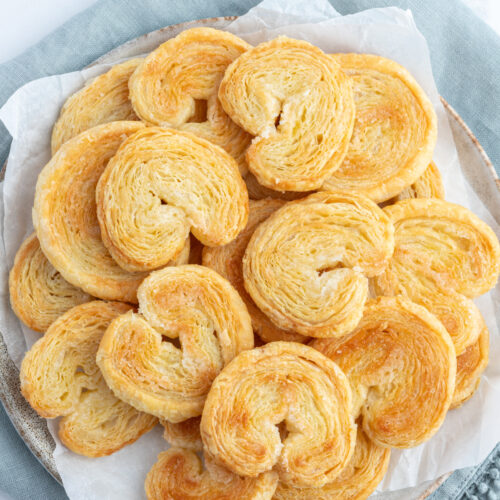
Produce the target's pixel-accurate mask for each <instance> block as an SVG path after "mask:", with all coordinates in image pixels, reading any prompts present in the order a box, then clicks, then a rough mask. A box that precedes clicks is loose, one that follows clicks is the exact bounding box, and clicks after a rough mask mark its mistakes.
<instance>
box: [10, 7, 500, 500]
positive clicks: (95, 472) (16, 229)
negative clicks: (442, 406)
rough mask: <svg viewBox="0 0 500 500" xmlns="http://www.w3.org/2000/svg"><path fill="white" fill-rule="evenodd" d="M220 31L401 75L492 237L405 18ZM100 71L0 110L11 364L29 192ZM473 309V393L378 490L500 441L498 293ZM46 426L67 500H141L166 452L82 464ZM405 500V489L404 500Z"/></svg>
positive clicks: (481, 453)
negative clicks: (424, 105)
mask: <svg viewBox="0 0 500 500" xmlns="http://www.w3.org/2000/svg"><path fill="white" fill-rule="evenodd" d="M228 30H229V31H232V32H233V33H235V34H237V35H239V36H241V37H242V38H245V39H246V40H247V41H249V42H250V43H253V44H257V43H259V42H262V41H264V40H268V39H271V38H274V37H276V36H278V35H281V34H284V35H287V36H290V37H294V38H299V39H304V40H307V41H309V42H311V43H313V44H315V45H317V46H319V47H321V48H322V49H323V50H324V51H325V52H330V53H333V52H365V53H374V54H379V55H382V56H385V57H389V58H391V59H394V60H395V61H397V62H399V63H400V64H402V65H403V66H405V67H406V68H408V70H409V71H410V72H411V73H412V74H413V75H414V77H415V78H416V79H417V80H418V82H419V83H420V85H421V86H422V87H423V88H424V90H425V91H426V92H427V94H428V95H429V97H430V98H431V100H432V102H433V104H434V106H435V108H436V111H437V115H438V127H439V128H438V130H439V132H438V142H437V146H436V151H435V155H434V160H435V162H436V164H437V165H438V166H439V168H440V170H441V172H442V174H443V178H444V183H445V188H446V198H447V199H448V200H449V201H454V202H456V203H460V204H462V205H465V206H467V207H468V208H470V209H471V210H472V211H473V212H475V213H476V214H477V215H478V216H479V217H481V218H482V219H483V220H485V221H486V222H487V223H488V224H490V225H491V226H492V227H493V229H494V231H495V232H496V234H497V236H500V227H499V226H498V224H496V222H495V220H494V219H493V217H492V216H491V214H490V213H489V212H488V210H487V208H486V207H485V206H484V205H483V203H482V202H481V200H480V199H479V198H478V197H477V195H476V194H475V193H474V191H473V190H472V188H471V187H470V185H469V184H468V183H467V182H466V180H465V178H464V176H463V174H462V171H461V168H460V164H459V162H458V156H457V152H456V149H455V145H454V143H453V138H452V135H451V131H450V128H449V125H448V121H447V116H446V112H445V110H444V109H443V107H442V105H441V102H440V100H439V96H438V92H437V89H436V86H435V84H434V80H433V78H432V70H431V65H430V59H429V53H428V48H427V44H426V42H425V39H424V38H423V36H422V35H421V34H420V33H419V32H418V30H417V28H416V26H415V24H414V22H413V18H412V15H411V13H410V12H409V11H402V10H400V9H397V8H385V9H372V10H368V11H364V12H361V13H359V14H355V15H351V16H340V15H339V14H338V13H337V12H336V11H335V10H334V9H333V8H332V7H331V5H330V4H329V3H328V1H327V0H297V1H294V2H288V1H287V0H264V1H263V2H262V3H261V4H259V5H258V6H256V7H255V8H253V9H252V10H250V11H249V12H248V13H247V14H246V15H244V16H242V17H240V18H239V19H237V20H236V21H234V22H233V23H232V24H231V25H230V26H229V28H228ZM109 67H110V66H108V65H100V66H94V67H92V68H91V69H87V70H84V71H81V72H74V73H68V74H65V75H59V76H53V77H48V78H42V79H40V80H35V81H33V82H30V83H28V84H27V85H25V86H24V87H22V88H20V89H19V90H18V91H17V92H16V93H15V94H14V95H13V96H12V97H11V98H10V99H9V101H8V102H7V103H6V104H5V105H4V106H3V108H2V109H0V120H2V121H3V122H4V124H5V126H6V127H7V129H8V130H9V132H10V134H11V135H12V137H13V142H12V146H11V151H10V155H9V159H8V168H7V172H6V175H5V180H4V181H3V183H2V184H1V189H2V192H1V195H2V196H0V230H1V232H2V238H1V241H0V262H1V264H0V273H1V276H0V279H1V285H2V286H1V290H0V291H1V294H0V331H2V333H3V334H4V339H5V342H6V344H7V347H8V350H9V354H10V355H11V357H12V358H13V360H14V361H15V363H16V364H17V365H18V366H19V364H20V361H21V360H22V357H23V355H24V352H25V350H26V348H27V346H31V344H32V343H33V342H34V341H35V340H36V339H37V338H39V334H37V333H35V332H33V331H31V330H29V329H28V328H26V327H24V326H23V325H21V323H20V322H19V320H18V319H17V318H16V317H15V315H14V314H13V312H12V310H11V309H10V306H9V298H8V283H7V282H8V270H9V269H10V267H11V266H12V263H13V261H14V256H15V253H16V251H17V249H18V248H19V245H20V244H21V242H22V241H23V239H24V238H25V237H26V236H28V235H29V234H30V233H31V232H32V230H33V226H32V221H31V208H32V205H33V198H34V188H35V184H36V180H37V176H38V173H39V172H40V170H41V169H42V168H43V166H44V165H45V163H46V162H47V161H48V160H49V158H50V134H51V130H52V126H53V124H54V121H55V119H56V118H57V116H58V113H59V109H60V107H61V106H62V104H63V103H64V101H65V100H66V98H67V97H68V96H69V95H71V94H72V93H74V92H75V91H76V90H78V89H79V88H80V87H81V86H82V85H83V84H84V83H85V82H86V81H88V80H89V79H90V78H92V77H94V76H96V75H97V74H100V73H102V72H104V71H106V70H107V69H109ZM485 98H487V96H485ZM476 302H477V304H478V306H479V308H480V309H481V311H482V313H483V315H484V317H485V319H486V322H487V324H488V327H489V329H490V333H491V351H490V357H491V360H492V362H491V363H490V366H489V367H488V369H487V371H486V374H485V376H484V377H483V381H482V383H481V385H480V388H479V390H478V391H477V393H476V395H475V396H474V398H473V399H472V400H471V401H469V402H468V403H467V404H465V405H464V406H463V407H462V408H459V409H457V410H453V411H451V412H449V414H448V416H447V417H446V421H445V423H444V425H443V426H442V428H441V429H440V430H439V432H438V433H437V435H436V436H434V437H433V438H432V439H431V440H430V441H429V442H427V443H425V444H423V445H421V446H419V447H417V448H414V449H411V450H403V451H396V450H394V451H393V453H392V458H391V464H390V467H389V471H388V473H387V475H386V477H385V478H384V480H383V482H382V484H381V485H380V487H379V489H378V491H390V490H392V491H394V490H399V489H402V488H408V487H412V486H416V485H419V484H422V483H423V482H425V481H428V480H431V479H435V478H437V477H439V476H440V475H442V474H443V473H446V472H449V471H451V470H454V469H456V468H461V467H465V466H469V465H474V464H477V463H479V462H480V461H481V460H482V459H484V457H485V456H486V455H487V454H488V453H489V451H490V450H491V449H492V448H493V446H494V445H495V444H496V443H497V442H498V441H500V425H498V415H499V414H500V363H498V362H497V360H498V359H500V339H499V328H498V325H497V321H496V317H495V311H499V310H500V287H498V286H497V288H496V289H495V290H493V291H492V292H490V293H488V294H486V295H485V296H483V297H481V298H480V299H478V300H477V301H476ZM49 428H50V431H51V433H52V435H53V437H54V439H55V441H56V443H57V446H56V450H55V452H54V458H55V461H56V464H57V468H58V470H59V472H60V474H61V477H62V479H63V482H64V486H65V487H66V491H67V493H68V495H69V497H70V498H71V499H74V500H84V499H89V498H100V499H109V500H129V499H130V500H136V499H138V498H143V497H144V492H143V483H144V478H145V476H146V473H147V471H148V470H149V469H150V467H151V466H152V464H153V463H154V462H155V460H156V456H157V455H158V453H159V452H160V451H162V450H163V449H166V448H167V445H166V443H165V442H164V441H163V439H162V438H161V430H160V429H159V428H157V429H155V430H153V431H152V432H150V433H148V434H147V435H145V436H143V437H142V438H141V439H140V440H139V441H137V442H136V443H134V444H133V445H131V446H128V447H126V448H124V449H122V450H121V451H119V452H117V453H115V454H114V455H112V456H110V457H104V458H98V459H88V458H85V457H81V456H79V455H76V454H74V453H72V452H70V451H69V450H67V449H66V448H65V447H64V446H63V445H62V444H61V442H60V441H59V439H58V438H57V422H50V424H49ZM382 496H383V494H382ZM411 496H412V495H411V493H409V492H408V490H405V493H404V497H405V498H411ZM398 497H403V494H401V495H396V498H398ZM391 498H394V497H393V496H391Z"/></svg>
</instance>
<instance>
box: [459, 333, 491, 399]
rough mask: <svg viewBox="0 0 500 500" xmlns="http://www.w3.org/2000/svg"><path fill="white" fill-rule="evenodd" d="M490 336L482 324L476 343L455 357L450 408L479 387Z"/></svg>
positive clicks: (486, 360) (486, 358) (484, 367)
mask: <svg viewBox="0 0 500 500" xmlns="http://www.w3.org/2000/svg"><path fill="white" fill-rule="evenodd" d="M489 350H490V334H489V331H488V327H487V326H486V325H485V324H484V325H483V329H482V330H481V334H480V335H479V338H478V339H477V340H476V342H475V343H474V344H472V345H470V346H469V347H467V349H465V351H464V352H463V353H462V354H461V355H460V356H458V357H457V380H456V382H455V393H454V394H453V400H452V402H451V408H457V407H459V406H460V405H462V404H463V403H465V402H466V401H467V400H468V399H469V398H470V397H472V395H473V394H474V392H475V391H476V389H477V388H478V386H479V382H480V379H481V375H482V373H483V372H484V370H485V369H486V366H488V358H489Z"/></svg>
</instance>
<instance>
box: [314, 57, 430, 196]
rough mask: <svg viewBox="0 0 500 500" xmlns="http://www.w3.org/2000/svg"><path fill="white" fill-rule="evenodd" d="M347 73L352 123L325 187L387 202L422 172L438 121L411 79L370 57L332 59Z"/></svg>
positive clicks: (387, 62) (392, 64)
mask: <svg viewBox="0 0 500 500" xmlns="http://www.w3.org/2000/svg"><path fill="white" fill-rule="evenodd" d="M331 57H332V59H334V60H335V61H336V62H337V63H338V64H339V65H340V66H341V68H342V70H343V71H344V72H346V73H347V75H349V77H350V79H351V81H352V85H353V89H354V102H355V105H356V119H355V122H354V131H353V133H352V137H351V141H350V143H349V148H348V150H347V155H346V156H345V158H344V161H343V163H342V165H341V166H340V168H338V169H337V170H336V171H335V172H333V174H332V176H331V177H330V178H329V179H328V180H327V181H326V182H325V183H324V185H323V188H324V189H343V190H346V191H352V192H356V193H359V194H364V195H365V196H368V197H369V198H371V199H372V200H374V201H376V202H377V203H378V202H381V201H385V200H388V199H390V198H392V197H393V196H396V195H397V194H399V193H400V192H401V191H402V190H403V189H405V188H407V187H409V186H410V185H411V184H413V183H414V182H415V181H416V180H417V179H418V178H419V177H420V176H421V175H422V174H423V173H424V171H425V169H426V168H427V166H428V165H429V163H430V161H431V160H432V154H433V151H434V147H435V145H436V138H437V117H436V113H435V111H434V108H433V106H432V103H431V102H430V100H429V98H428V97H427V96H426V95H425V92H424V91H423V90H422V88H421V87H420V86H419V84H418V83H417V81H416V80H415V79H414V78H413V77H412V75H411V74H410V73H409V72H408V71H407V70H406V69H405V68H403V67H402V66H400V65H399V64H397V63H396V62H394V61H391V60H390V59H386V58H384V57H380V56H375V55H371V54H335V55H333V56H331Z"/></svg>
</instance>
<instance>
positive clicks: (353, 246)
mask: <svg viewBox="0 0 500 500" xmlns="http://www.w3.org/2000/svg"><path fill="white" fill-rule="evenodd" d="M393 233H394V228H393V226H392V223H391V221H390V220H389V218H388V217H387V216H386V215H385V214H384V212H383V211H382V210H381V209H380V208H379V207H378V206H377V205H376V204H375V203H374V202H372V201H371V200H369V199H368V198H365V197H360V196H358V195H351V194H348V193H341V192H326V191H325V192H321V193H315V194H312V195H309V196H308V197H307V198H304V199H302V200H299V201H295V202H290V203H287V204H286V205H285V206H283V207H282V208H281V209H279V210H278V211H277V212H275V213H274V214H273V215H272V216H271V217H269V218H268V219H267V220H266V221H265V222H263V223H262V224H260V225H259V227H258V228H257V230H256V231H255V232H254V233H253V235H252V238H251V239H250V243H249V244H248V246H247V249H246V251H245V256H244V259H243V277H244V282H245V288H246V290H247V292H248V293H249V294H250V296H251V297H252V299H253V300H254V302H255V303H256V304H257V306H258V307H259V309H260V310H262V311H263V312H264V313H265V314H266V315H267V316H268V317H269V318H270V319H271V321H272V322H273V323H274V324H275V325H277V326H279V327H281V328H282V329H285V330H293V331H295V332H297V333H300V334H302V335H309V336H312V337H335V336H338V337H340V336H342V335H345V334H346V333H348V332H349V331H351V330H352V329H353V328H354V327H355V326H356V325H357V323H358V322H359V320H360V318H361V315H362V310H363V305H364V303H365V301H366V298H367V296H368V277H371V276H376V275H378V274H380V273H381V272H382V271H383V270H384V268H385V267H386V266H387V264H388V262H389V259H390V258H391V256H392V252H393V249H394V234H393Z"/></svg>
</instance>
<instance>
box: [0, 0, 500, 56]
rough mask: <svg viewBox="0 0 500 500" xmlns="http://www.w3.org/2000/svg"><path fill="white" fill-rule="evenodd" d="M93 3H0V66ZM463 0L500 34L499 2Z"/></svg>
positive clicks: (75, 0) (86, 0)
mask: <svg viewBox="0 0 500 500" xmlns="http://www.w3.org/2000/svg"><path fill="white" fill-rule="evenodd" d="M96 1H97V0H13V1H12V0H0V64H1V63H3V62H5V61H8V60H9V59H11V58H13V57H15V56H17V55H19V54H21V53H22V52H23V51H24V50H26V49H27V48H28V47H30V46H31V45H34V44H36V43H37V42H38V41H40V40H41V39H42V38H43V37H45V36H46V35H48V34H49V33H50V32H51V31H53V30H55V29H56V28H57V27H58V26H60V25H61V24H63V23H64V22H65V21H67V20H68V19H69V18H70V17H72V16H74V15H75V14H77V13H78V12H80V11H82V10H84V9H86V8H87V7H90V6H91V5H92V4H94V3H95V2H96ZM445 1H446V0H445ZM463 1H464V2H465V3H466V4H467V5H469V6H470V7H471V8H472V9H473V10H474V11H475V12H476V14H477V15H478V16H480V17H482V18H483V19H484V20H485V21H486V22H487V23H488V24H490V26H491V27H492V28H493V29H495V30H496V31H497V33H499V34H500V0H463Z"/></svg>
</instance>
